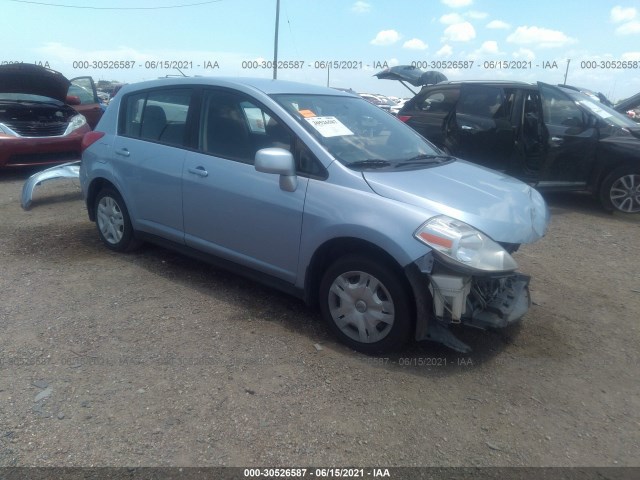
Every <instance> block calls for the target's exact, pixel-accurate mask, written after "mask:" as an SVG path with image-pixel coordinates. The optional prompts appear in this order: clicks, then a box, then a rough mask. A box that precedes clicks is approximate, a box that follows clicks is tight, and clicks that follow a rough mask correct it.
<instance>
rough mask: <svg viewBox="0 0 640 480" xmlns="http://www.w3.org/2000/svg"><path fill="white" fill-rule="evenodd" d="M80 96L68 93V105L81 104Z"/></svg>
mask: <svg viewBox="0 0 640 480" xmlns="http://www.w3.org/2000/svg"><path fill="white" fill-rule="evenodd" d="M80 104H81V102H80V97H78V96H77V95H67V105H80Z"/></svg>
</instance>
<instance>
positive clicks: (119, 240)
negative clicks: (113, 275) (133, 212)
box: [94, 187, 140, 252]
mask: <svg viewBox="0 0 640 480" xmlns="http://www.w3.org/2000/svg"><path fill="white" fill-rule="evenodd" d="M94 208H95V219H96V226H97V227H98V235H99V236H100V240H102V243H104V244H105V245H106V246H107V247H108V248H109V249H111V250H114V251H116V252H128V251H131V250H133V249H134V248H136V247H138V246H139V245H140V242H139V241H138V240H136V238H135V236H134V233H133V227H132V226H131V220H130V218H129V212H128V211H127V207H126V206H125V204H124V200H122V196H121V195H120V194H119V193H118V192H117V191H115V190H114V189H112V188H108V187H107V188H103V189H102V190H100V193H98V196H97V197H96V201H95V204H94Z"/></svg>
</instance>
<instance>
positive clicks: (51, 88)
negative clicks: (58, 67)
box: [0, 63, 70, 103]
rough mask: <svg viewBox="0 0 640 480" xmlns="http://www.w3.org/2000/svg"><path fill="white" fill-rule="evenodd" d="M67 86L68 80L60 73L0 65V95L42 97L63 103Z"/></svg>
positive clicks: (35, 66)
mask: <svg viewBox="0 0 640 480" xmlns="http://www.w3.org/2000/svg"><path fill="white" fill-rule="evenodd" d="M69 85H70V82H69V80H67V78H66V77H65V76H64V75H62V74H61V73H60V72H56V71H55V70H50V69H48V68H44V67H41V66H39V65H34V64H31V63H10V64H7V65H0V93H25V94H30V95H42V96H44V97H49V98H54V99H56V100H59V101H61V102H62V103H65V102H66V98H67V91H68V90H69Z"/></svg>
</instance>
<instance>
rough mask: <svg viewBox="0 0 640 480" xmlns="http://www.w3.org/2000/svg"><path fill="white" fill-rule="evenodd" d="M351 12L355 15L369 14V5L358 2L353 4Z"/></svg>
mask: <svg viewBox="0 0 640 480" xmlns="http://www.w3.org/2000/svg"><path fill="white" fill-rule="evenodd" d="M351 11H352V12H355V13H369V12H370V11H371V4H369V3H367V2H362V1H358V2H356V3H354V4H353V6H352V7H351Z"/></svg>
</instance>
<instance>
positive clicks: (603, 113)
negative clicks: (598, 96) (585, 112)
mask: <svg viewBox="0 0 640 480" xmlns="http://www.w3.org/2000/svg"><path fill="white" fill-rule="evenodd" d="M580 103H581V104H582V105H584V106H585V107H587V108H588V109H589V110H591V111H592V112H593V113H595V114H596V115H598V116H599V117H600V118H609V117H611V116H612V115H611V114H610V113H609V112H607V111H606V110H604V109H603V108H600V107H599V106H598V105H596V104H595V103H593V102H588V101H586V100H583V101H581V102H580Z"/></svg>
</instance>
